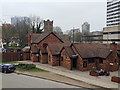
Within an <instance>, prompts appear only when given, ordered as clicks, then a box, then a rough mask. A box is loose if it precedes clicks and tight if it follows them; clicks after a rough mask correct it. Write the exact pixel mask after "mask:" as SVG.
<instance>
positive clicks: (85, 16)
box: [0, 0, 107, 31]
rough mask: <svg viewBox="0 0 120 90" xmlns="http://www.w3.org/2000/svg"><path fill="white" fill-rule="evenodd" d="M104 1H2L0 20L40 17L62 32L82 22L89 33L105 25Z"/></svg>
mask: <svg viewBox="0 0 120 90" xmlns="http://www.w3.org/2000/svg"><path fill="white" fill-rule="evenodd" d="M106 8H107V7H106V0H62V1H61V0H2V1H0V13H1V14H0V20H2V22H5V21H6V22H7V23H10V21H11V20H10V18H11V17H12V16H30V15H36V16H40V17H41V18H42V19H45V20H46V19H50V20H53V21H54V26H60V27H61V28H62V30H63V31H66V30H70V29H71V28H73V27H75V28H80V29H81V25H82V24H83V23H84V22H86V21H87V22H88V23H89V24H90V25H91V31H100V30H102V29H103V27H104V26H105V25H106Z"/></svg>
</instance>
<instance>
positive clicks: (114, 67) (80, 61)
mask: <svg viewBox="0 0 120 90" xmlns="http://www.w3.org/2000/svg"><path fill="white" fill-rule="evenodd" d="M115 47H116V46H115ZM115 47H114V46H111V48H113V49H112V50H113V53H112V54H110V55H109V56H108V57H107V59H106V60H105V59H103V63H99V58H96V59H95V62H94V63H88V60H87V59H82V58H81V57H80V55H79V54H78V52H77V50H76V49H75V48H74V47H73V46H72V48H73V50H74V51H75V53H77V54H78V55H79V56H78V58H77V69H79V70H81V71H87V70H91V69H92V68H93V67H97V69H98V70H100V69H103V70H106V71H108V70H109V71H117V70H118V69H119V58H118V56H117V52H116V50H117V49H116V48H115ZM114 50H115V51H114ZM115 59H116V60H117V61H116V62H115ZM83 61H87V68H83ZM110 63H113V65H110Z"/></svg>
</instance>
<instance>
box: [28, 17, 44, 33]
mask: <svg viewBox="0 0 120 90" xmlns="http://www.w3.org/2000/svg"><path fill="white" fill-rule="evenodd" d="M30 21H31V25H30V26H31V28H32V32H33V33H42V31H43V22H44V21H43V19H41V18H40V17H39V16H30Z"/></svg>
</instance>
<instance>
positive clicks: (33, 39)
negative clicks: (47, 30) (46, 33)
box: [31, 33, 40, 43]
mask: <svg viewBox="0 0 120 90" xmlns="http://www.w3.org/2000/svg"><path fill="white" fill-rule="evenodd" d="M39 36H40V34H36V33H33V34H31V39H32V43H33V42H34V41H35V40H36V39H37V38H38V37H39Z"/></svg>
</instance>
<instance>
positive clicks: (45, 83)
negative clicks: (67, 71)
mask: <svg viewBox="0 0 120 90" xmlns="http://www.w3.org/2000/svg"><path fill="white" fill-rule="evenodd" d="M0 81H1V80H0ZM2 88H81V89H80V90H87V89H84V88H82V87H76V86H72V85H67V84H63V83H58V82H54V81H50V80H45V79H40V78H36V77H30V76H26V75H21V74H19V75H18V74H16V73H10V74H2Z"/></svg>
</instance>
